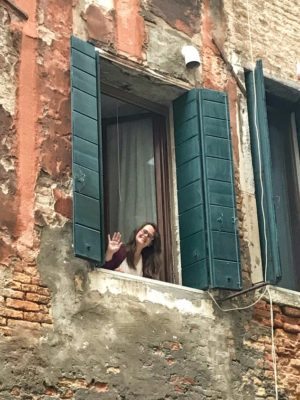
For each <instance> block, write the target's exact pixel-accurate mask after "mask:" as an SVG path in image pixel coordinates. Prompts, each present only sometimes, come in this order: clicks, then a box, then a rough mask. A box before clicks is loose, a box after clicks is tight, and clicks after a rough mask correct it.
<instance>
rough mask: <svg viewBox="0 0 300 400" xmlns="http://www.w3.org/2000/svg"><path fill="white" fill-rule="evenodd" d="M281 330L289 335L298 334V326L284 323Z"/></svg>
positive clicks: (299, 330) (299, 326) (299, 331)
mask: <svg viewBox="0 0 300 400" xmlns="http://www.w3.org/2000/svg"><path fill="white" fill-rule="evenodd" d="M283 329H284V330H285V331H286V332H289V333H300V325H292V324H288V323H284V324H283Z"/></svg>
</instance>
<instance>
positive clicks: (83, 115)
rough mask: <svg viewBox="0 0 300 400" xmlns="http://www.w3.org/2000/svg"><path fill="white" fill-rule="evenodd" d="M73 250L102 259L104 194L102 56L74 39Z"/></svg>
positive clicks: (72, 58) (72, 95) (72, 87)
mask: <svg viewBox="0 0 300 400" xmlns="http://www.w3.org/2000/svg"><path fill="white" fill-rule="evenodd" d="M71 100H72V101H71V102H72V139H73V204H74V206H73V227H74V232H73V234H74V251H75V254H76V255H77V256H79V257H83V258H87V259H90V260H94V261H96V262H99V263H102V261H103V245H104V237H103V236H104V235H103V196H102V192H103V190H102V187H103V180H102V157H101V152H102V148H101V144H102V139H101V116H100V80H99V56H98V54H97V53H96V51H95V48H94V47H93V46H92V45H90V44H88V43H86V42H84V41H82V40H80V39H77V38H75V37H72V38H71Z"/></svg>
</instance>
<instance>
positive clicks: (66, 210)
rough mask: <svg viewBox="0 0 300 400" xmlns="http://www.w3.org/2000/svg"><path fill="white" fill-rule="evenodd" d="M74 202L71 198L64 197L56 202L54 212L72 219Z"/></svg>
mask: <svg viewBox="0 0 300 400" xmlns="http://www.w3.org/2000/svg"><path fill="white" fill-rule="evenodd" d="M72 207H73V201H72V199H71V197H65V198H64V197H62V198H60V199H58V200H56V202H55V204H54V210H55V211H56V212H57V213H58V214H60V215H62V216H63V217H65V218H68V219H72Z"/></svg>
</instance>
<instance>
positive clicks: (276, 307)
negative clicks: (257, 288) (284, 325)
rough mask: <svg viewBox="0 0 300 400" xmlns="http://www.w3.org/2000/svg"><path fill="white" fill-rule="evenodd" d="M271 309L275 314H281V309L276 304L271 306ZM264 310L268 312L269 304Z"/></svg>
mask: <svg viewBox="0 0 300 400" xmlns="http://www.w3.org/2000/svg"><path fill="white" fill-rule="evenodd" d="M272 308H273V312H276V313H279V314H281V313H282V312H281V308H280V307H279V306H278V305H277V304H273V305H272ZM266 309H267V310H270V309H271V306H270V304H267V305H266Z"/></svg>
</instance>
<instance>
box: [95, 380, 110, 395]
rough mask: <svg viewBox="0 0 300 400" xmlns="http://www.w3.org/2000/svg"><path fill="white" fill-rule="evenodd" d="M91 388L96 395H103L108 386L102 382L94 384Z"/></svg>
mask: <svg viewBox="0 0 300 400" xmlns="http://www.w3.org/2000/svg"><path fill="white" fill-rule="evenodd" d="M92 387H93V388H94V389H95V391H96V392H97V393H105V392H108V391H109V388H108V384H107V383H103V382H95V384H94V385H93V386H92Z"/></svg>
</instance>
